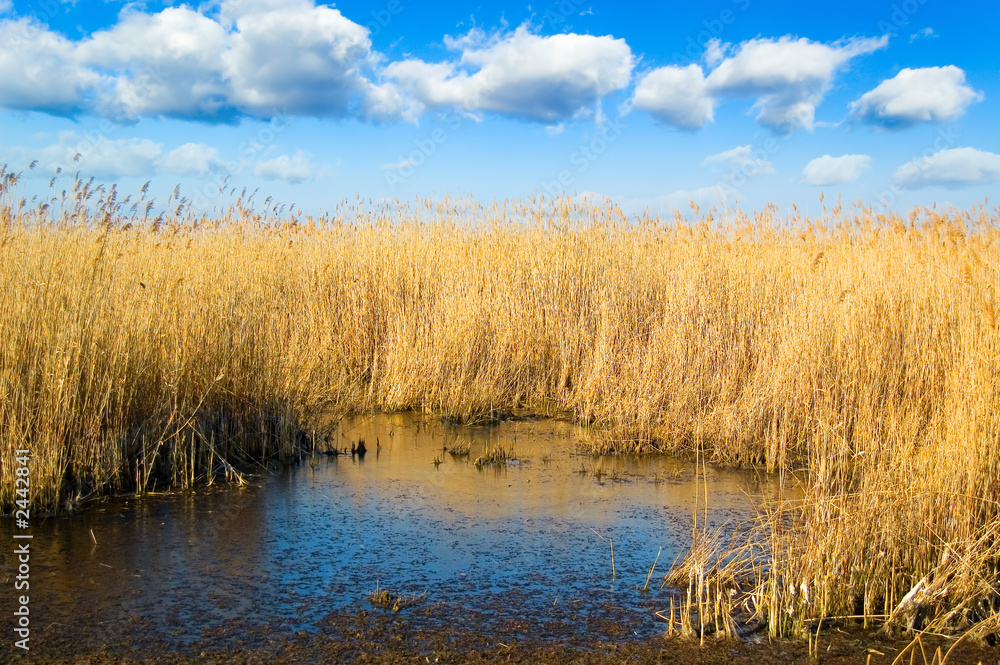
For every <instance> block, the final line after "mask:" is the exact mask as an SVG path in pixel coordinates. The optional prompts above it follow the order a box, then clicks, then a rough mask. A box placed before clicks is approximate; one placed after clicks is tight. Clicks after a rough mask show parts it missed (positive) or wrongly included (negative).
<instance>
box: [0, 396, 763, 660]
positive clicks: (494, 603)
mask: <svg viewBox="0 0 1000 665" xmlns="http://www.w3.org/2000/svg"><path fill="white" fill-rule="evenodd" d="M587 435H588V433H587V431H586V430H585V429H582V428H579V427H577V426H574V425H572V424H570V423H567V422H562V421H557V420H522V421H507V422H503V423H501V424H499V425H495V426H491V427H481V428H474V427H461V426H454V425H450V424H447V423H445V422H442V421H441V420H440V419H438V418H435V417H432V416H424V415H419V414H411V413H406V414H392V415H377V416H366V417H355V418H349V419H346V420H344V421H341V422H340V424H339V425H338V427H337V429H336V431H335V434H334V436H333V438H332V444H331V445H333V446H334V447H336V448H338V449H340V450H345V449H346V450H347V451H349V450H350V448H351V447H352V446H354V445H356V444H357V443H358V442H359V441H360V440H364V441H365V443H366V447H367V454H366V455H364V456H359V455H351V454H350V452H348V453H347V454H341V455H337V456H330V455H324V454H317V455H315V456H314V457H313V458H311V459H306V460H305V461H304V462H303V463H301V464H298V465H296V466H294V467H285V468H283V469H280V470H276V471H273V472H268V471H265V470H263V469H262V470H261V472H260V473H259V474H255V475H253V476H252V477H250V478H249V482H248V484H247V485H246V486H245V487H242V488H238V487H235V486H232V485H228V486H227V485H215V486H213V487H210V488H204V489H201V490H197V491H178V492H168V493H163V494H158V495H151V496H147V497H142V498H135V497H120V498H112V499H107V500H102V501H95V502H92V503H91V504H89V505H88V506H87V507H86V508H85V510H84V511H83V512H82V513H81V514H77V515H73V516H69V517H58V518H48V519H45V520H42V519H36V520H34V524H33V533H34V539H33V541H32V548H33V554H32V580H31V602H32V610H31V611H32V626H33V628H34V630H33V633H32V641H33V644H35V645H38V646H39V647H43V645H45V644H60V643H61V644H67V643H80V644H85V643H87V644H100V643H103V642H108V643H111V642H115V643H117V642H119V641H121V640H127V641H131V642H134V643H141V642H144V641H147V642H150V643H155V644H158V645H162V646H166V647H167V648H169V649H175V650H179V651H181V652H183V651H185V650H187V649H192V650H197V649H200V648H202V647H203V645H204V644H206V643H212V644H220V643H221V644H225V643H228V642H231V643H233V644H240V645H255V644H259V643H263V642H266V641H267V640H268V639H269V638H270V637H273V636H274V635H275V634H293V633H295V634H302V631H305V633H306V634H308V633H310V632H322V631H323V630H325V628H324V626H325V623H324V622H325V621H327V619H328V617H329V616H330V615H331V613H348V614H349V613H357V612H363V611H367V612H373V613H374V612H381V613H385V614H387V615H392V614H393V612H392V609H379V608H376V607H373V606H372V605H371V604H370V603H369V594H370V593H371V592H373V591H375V590H376V589H379V590H387V591H389V592H391V594H392V596H391V598H393V599H395V598H401V599H402V600H403V602H402V604H403V605H405V607H403V608H402V609H400V611H399V616H406V617H407V620H408V621H410V622H412V623H413V624H415V625H418V626H427V627H432V628H433V627H438V628H442V627H445V628H448V629H465V630H475V631H479V632H490V631H497V632H502V633H503V634H506V635H510V634H512V633H513V634H514V635H517V634H525V635H532V634H534V635H544V636H545V637H546V639H552V640H564V641H567V642H572V641H573V640H574V639H575V638H577V637H579V636H581V635H587V636H589V637H590V638H594V637H595V636H596V637H600V636H601V635H607V636H608V637H614V638H615V639H636V638H644V637H649V636H652V635H656V634H659V633H662V632H663V630H664V629H665V624H664V623H663V621H661V620H660V619H658V618H657V617H656V615H655V612H656V611H657V610H663V609H666V608H667V607H668V606H669V593H670V591H669V589H662V590H661V589H660V586H661V584H662V581H663V574H664V573H665V572H666V571H667V569H668V568H669V566H670V564H671V563H672V562H673V560H674V559H675V558H676V557H677V556H678V555H680V554H682V553H683V552H684V551H686V548H687V546H688V545H689V543H690V539H691V530H692V516H693V514H694V513H695V511H697V513H698V516H699V518H698V519H699V522H700V521H701V520H702V519H703V516H704V514H705V510H706V490H707V506H708V512H707V515H708V520H709V526H725V525H727V524H728V525H730V526H731V525H733V524H736V523H738V522H739V521H742V520H746V519H748V518H750V517H751V516H752V515H753V514H754V512H753V505H754V501H755V498H756V497H759V496H760V495H761V494H762V493H772V494H773V493H776V492H777V491H778V489H777V486H776V485H775V484H774V482H773V481H769V480H767V479H761V478H759V477H758V476H757V475H755V474H754V473H751V472H736V471H725V470H719V469H713V468H712V467H708V468H707V469H698V470H697V472H696V466H695V465H694V464H692V463H690V462H684V461H678V460H674V459H670V458H664V457H659V456H653V457H649V456H647V457H631V456H617V457H593V456H590V455H589V454H585V453H584V452H583V450H584V449H583V448H581V447H580V444H581V442H582V441H584V440H585V439H586V437H587ZM466 444H467V445H468V447H469V448H470V451H469V454H468V455H456V454H453V453H454V451H455V450H461V449H462V448H463V446H464V445H466ZM495 444H499V445H502V446H504V447H507V448H512V449H513V451H514V454H515V456H516V457H517V460H508V461H507V462H505V463H502V464H499V465H477V464H476V463H475V460H476V459H477V457H479V455H480V454H481V453H482V451H483V449H484V448H485V447H486V446H487V445H495ZM318 447H319V448H320V449H323V447H324V446H318ZM232 461H233V462H235V461H236V460H232ZM0 528H2V529H3V530H4V537H5V538H6V539H7V542H11V541H10V532H11V529H12V525H11V524H10V522H9V521H4V522H2V523H0ZM612 545H613V555H614V563H613V572H612ZM4 558H5V560H4V561H3V565H4V570H5V571H10V570H13V567H12V561H11V559H10V554H9V553H5V554H4ZM654 562H655V563H656V569H655V571H654V572H653V574H652V576H651V580H650V582H649V586H648V591H646V592H644V591H643V590H642V587H643V586H645V583H646V579H647V576H649V572H650V569H651V567H652V566H653V565H654ZM265 627H266V630H263V628H265ZM43 653H44V651H43Z"/></svg>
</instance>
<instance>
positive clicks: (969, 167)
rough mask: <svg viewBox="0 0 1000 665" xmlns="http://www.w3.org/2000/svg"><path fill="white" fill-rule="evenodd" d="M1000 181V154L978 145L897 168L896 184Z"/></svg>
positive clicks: (917, 185) (962, 183) (916, 186)
mask: <svg viewBox="0 0 1000 665" xmlns="http://www.w3.org/2000/svg"><path fill="white" fill-rule="evenodd" d="M997 180H1000V155H997V154H995V153H992V152H985V151H983V150H976V149H975V148H950V149H947V150H941V151H938V152H936V153H934V154H933V155H930V156H929V157H924V158H922V159H915V160H913V161H910V162H907V163H906V164H903V165H902V166H900V167H899V168H898V169H897V170H896V175H895V182H896V184H898V185H900V186H902V187H906V188H908V189H918V188H920V187H929V186H933V185H944V186H949V187H958V186H962V185H974V184H982V183H987V182H995V181H997Z"/></svg>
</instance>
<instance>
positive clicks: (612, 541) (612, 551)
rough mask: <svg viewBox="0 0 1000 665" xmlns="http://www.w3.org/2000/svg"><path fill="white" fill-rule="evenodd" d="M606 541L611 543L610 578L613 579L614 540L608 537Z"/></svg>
mask: <svg viewBox="0 0 1000 665" xmlns="http://www.w3.org/2000/svg"><path fill="white" fill-rule="evenodd" d="M608 542H609V543H610V544H611V579H615V541H614V539H613V538H609V539H608Z"/></svg>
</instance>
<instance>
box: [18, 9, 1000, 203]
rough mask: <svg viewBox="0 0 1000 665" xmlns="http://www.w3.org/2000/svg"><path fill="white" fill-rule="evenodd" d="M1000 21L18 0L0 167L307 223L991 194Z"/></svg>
mask: <svg viewBox="0 0 1000 665" xmlns="http://www.w3.org/2000/svg"><path fill="white" fill-rule="evenodd" d="M998 22H1000V5H997V4H995V3H944V2H942V1H941V0H904V1H891V2H890V1H886V2H878V1H875V2H872V1H866V2H841V3H838V4H836V5H826V4H815V3H801V2H790V1H777V2H768V1H765V0H714V1H710V2H700V3H661V4H659V5H657V6H655V7H650V6H647V5H635V6H629V5H624V4H622V3H611V2H602V1H595V2H591V1H589V0H562V1H556V2H549V3H544V2H542V3H537V4H535V3H532V4H511V3H504V4H500V3H492V2H483V3H479V4H477V5H467V4H458V3H446V2H444V3H442V2H437V3H428V2H424V1H423V0H379V1H378V2H375V3H361V2H354V1H351V2H341V3H337V4H336V5H321V4H320V5H317V4H316V3H314V2H313V1H312V0H286V1H280V2H276V1H274V0H223V1H222V2H217V1H214V2H207V3H205V4H201V5H194V4H192V5H184V4H169V3H159V2H145V3H144V2H135V3H120V2H111V1H108V2H105V1H103V0H77V2H75V3H70V2H62V1H61V0H44V1H43V2H33V3H31V2H24V3H22V2H17V1H13V2H12V1H11V0H0V118H2V120H0V163H7V164H8V165H9V166H10V167H11V168H13V169H14V170H17V171H25V173H26V176H27V177H25V178H24V179H23V180H22V185H21V186H22V188H23V191H24V193H25V194H26V195H28V196H29V197H30V196H31V195H45V194H46V192H48V186H49V181H50V179H51V177H52V176H53V174H54V172H55V170H56V169H59V168H61V169H62V172H63V175H62V176H60V177H61V178H66V177H68V176H67V174H69V173H71V172H74V171H79V172H80V173H81V174H82V175H83V176H84V177H89V176H90V175H93V176H95V177H96V178H97V179H98V180H100V181H102V182H115V183H118V185H119V188H120V189H121V190H122V191H124V192H130V191H137V190H138V189H139V187H140V186H141V185H142V183H143V182H145V181H146V180H150V179H152V181H153V191H154V193H156V194H157V195H158V196H160V197H165V196H166V195H167V193H169V192H170V191H171V190H172V189H173V188H174V186H175V185H177V184H179V185H180V191H181V192H182V194H183V195H184V196H186V197H187V198H188V199H190V200H191V201H193V202H194V208H195V209H196V210H209V209H210V208H211V207H212V206H214V205H217V204H218V203H220V202H226V201H227V200H228V199H227V197H226V196H225V195H220V193H219V189H220V185H221V184H223V183H225V184H226V192H227V193H228V190H229V189H230V188H232V187H236V188H237V190H239V189H240V188H242V187H249V188H250V189H254V188H258V187H259V188H260V191H261V193H262V196H260V197H259V199H263V198H264V196H263V195H270V196H272V197H273V198H274V199H275V200H277V201H280V202H283V203H284V204H286V205H290V204H292V203H294V204H295V205H296V207H298V208H300V209H303V210H305V211H307V212H316V211H319V210H323V209H325V210H329V209H332V208H333V207H334V206H335V205H336V204H337V203H338V202H339V201H341V200H342V199H344V198H353V197H354V196H355V193H359V194H360V195H362V196H364V197H366V198H371V199H376V200H379V199H384V198H393V197H398V198H400V199H413V198H414V197H431V196H440V195H443V194H445V193H449V194H454V195H468V194H471V195H473V196H474V197H476V198H478V199H480V200H490V199H493V198H498V199H503V198H511V197H523V196H528V195H533V194H546V195H549V194H557V193H567V194H573V193H582V192H593V193H596V194H598V195H601V196H606V197H609V198H611V199H613V200H614V201H615V202H617V203H619V204H620V205H621V206H622V207H623V208H625V209H626V210H630V211H639V210H642V209H644V208H647V207H648V208H649V209H651V210H654V211H656V212H659V213H661V214H669V212H670V210H671V209H672V208H675V207H680V208H682V209H685V210H686V207H687V201H688V200H689V199H694V200H695V201H696V202H698V203H699V204H701V205H712V204H718V203H720V202H725V203H726V204H728V205H730V206H732V205H734V204H735V205H738V206H740V207H742V208H744V209H754V208H760V207H761V206H763V205H764V204H765V203H767V202H774V203H776V204H778V205H779V206H782V207H783V208H786V207H787V206H789V205H790V204H792V203H795V204H797V205H798V207H799V208H800V209H804V210H806V211H807V212H817V211H818V209H819V204H818V199H819V194H820V192H821V191H822V192H824V193H825V194H826V196H827V197H828V200H829V199H832V198H833V197H835V196H837V195H838V194H840V195H842V197H843V200H844V201H845V202H847V203H850V202H853V201H855V200H858V199H860V200H861V201H862V203H863V204H864V205H869V204H871V205H874V206H875V207H876V208H877V209H879V208H881V206H882V205H883V204H887V205H888V206H889V207H891V208H893V209H897V210H903V209H906V208H908V207H910V206H912V205H930V204H933V203H937V204H939V205H943V204H948V203H950V204H954V205H957V206H960V207H968V206H970V205H973V204H976V203H980V202H982V201H983V200H984V198H986V197H988V196H992V198H993V200H994V201H996V200H997V199H998V198H1000V197H998V194H1000V128H998V125H997V122H996V119H997V118H998V117H1000V113H998V111H1000V108H998V106H997V104H998V99H1000V50H998V49H996V47H995V36H996V34H997V33H996V25H998ZM34 160H37V161H38V164H37V166H36V167H35V168H34V169H33V170H31V171H30V172H29V171H26V169H27V166H28V164H29V163H30V162H32V161H34ZM57 187H58V185H57ZM259 199H258V200H259Z"/></svg>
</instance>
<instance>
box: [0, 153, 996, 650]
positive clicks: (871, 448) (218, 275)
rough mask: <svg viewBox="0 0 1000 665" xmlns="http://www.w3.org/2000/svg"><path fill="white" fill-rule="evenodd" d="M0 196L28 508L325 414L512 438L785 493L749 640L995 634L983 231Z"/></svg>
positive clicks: (285, 431) (15, 436)
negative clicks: (540, 431)
mask: <svg viewBox="0 0 1000 665" xmlns="http://www.w3.org/2000/svg"><path fill="white" fill-rule="evenodd" d="M18 187H19V184H18V181H17V176H16V174H10V173H7V172H5V171H0V295H2V297H0V463H2V465H0V468H2V469H11V468H13V467H14V455H15V451H16V450H18V449H30V450H31V454H32V472H31V473H32V476H31V482H32V493H31V502H32V507H33V508H36V509H39V510H55V509H58V508H59V507H60V506H65V505H67V504H71V503H72V502H73V501H75V500H77V499H79V498H82V497H85V496H88V495H92V494H97V493H112V492H122V491H138V492H142V491H147V490H150V489H152V488H154V487H164V486H176V485H190V484H193V483H196V482H201V481H204V480H207V479H210V478H212V477H215V476H216V475H218V474H219V473H220V470H223V472H224V473H229V470H230V469H244V468H245V467H247V466H248V465H252V464H255V463H259V462H260V461H261V460H265V459H268V458H271V457H286V458H287V457H294V456H295V455H296V454H298V452H299V451H301V450H302V449H303V448H308V446H309V443H310V441H309V437H307V436H305V435H304V432H309V431H313V430H318V429H319V428H320V424H319V423H321V422H323V420H322V418H321V416H323V415H325V414H329V413H330V412H352V411H373V410H385V411H396V410H407V409H415V410H423V411H428V412H433V413H436V414H439V415H441V416H442V417H445V418H448V419H450V420H452V421H455V422H462V423H469V422H481V421H484V420H489V419H491V418H496V417H497V414H506V413H513V412H523V411H524V410H529V411H534V412H536V413H539V414H548V415H568V416H570V417H572V418H573V419H574V420H575V421H577V422H580V423H585V424H588V425H590V426H591V428H590V431H591V432H593V433H594V436H593V441H592V443H593V447H594V450H595V451H596V452H621V451H626V452H634V451H642V452H648V451H659V452H667V453H673V454H681V455H695V454H698V455H704V456H705V457H707V458H708V460H709V461H710V462H714V463H722V464H733V465H760V466H761V467H762V468H764V469H767V470H772V471H781V470H786V469H790V468H797V469H799V471H800V472H801V474H802V476H803V477H804V478H805V480H804V483H805V485H804V498H800V499H797V500H796V501H794V502H789V501H785V502H781V503H779V504H775V505H770V506H765V507H763V508H762V513H761V520H760V523H759V528H758V529H757V530H756V531H754V533H753V534H752V538H751V536H750V534H745V535H746V537H747V538H748V540H745V541H744V542H743V544H742V545H741V547H743V549H742V550H741V549H739V547H737V545H739V544H736V543H734V544H733V547H732V548H731V549H730V550H729V554H727V555H726V557H724V558H725V559H726V561H729V562H731V563H732V565H739V566H740V568H739V570H738V571H736V572H738V573H739V574H736V572H734V573H732V575H731V576H730V577H729V578H723V579H721V580H720V582H719V585H717V586H718V588H719V589H726V588H728V589H729V590H731V591H732V592H733V593H734V594H736V595H737V596H739V595H740V594H749V595H747V596H746V603H745V606H746V607H747V608H749V610H750V611H751V613H752V614H753V615H754V616H756V617H758V618H759V619H760V620H762V621H766V622H767V624H768V626H769V630H771V631H772V632H774V633H775V634H790V633H796V632H802V631H804V630H805V629H806V628H807V626H810V625H812V624H810V623H809V622H810V620H815V619H817V618H819V617H824V616H827V617H829V616H869V617H876V616H883V617H885V618H886V619H888V621H889V624H890V625H893V626H900V627H902V628H907V627H910V628H914V629H915V628H917V627H921V626H923V627H930V628H935V629H941V630H953V631H954V630H961V629H962V627H963V626H965V627H967V626H975V627H978V628H977V630H979V631H980V632H982V633H983V634H984V635H985V634H989V633H991V632H995V631H996V630H997V629H998V628H1000V627H998V626H997V623H998V619H997V616H998V615H997V612H996V610H997V597H998V593H997V590H998V588H1000V578H998V568H1000V567H998V561H1000V537H998V531H1000V504H998V500H997V497H998V496H1000V389H998V381H997V378H998V375H1000V338H998V330H997V310H998V302H997V291H998V288H1000V244H998V242H997V241H998V239H1000V232H998V228H997V224H998V220H1000V211H997V210H988V209H986V208H985V207H984V206H977V207H974V208H972V209H970V210H956V209H947V210H937V209H933V208H918V209H914V210H913V211H911V212H910V214H909V215H908V216H906V217H899V216H896V215H892V214H887V215H884V214H879V213H876V212H874V211H873V210H872V209H871V208H867V207H864V206H862V205H861V204H856V205H855V206H854V207H852V208H849V209H845V208H843V207H841V206H840V205H837V206H836V207H834V208H833V209H832V210H827V209H825V208H824V210H823V212H822V214H820V215H817V216H813V217H809V216H805V215H802V214H799V213H798V212H796V211H792V212H791V213H790V214H788V215H779V214H778V212H777V210H776V209H775V208H774V207H767V208H765V209H764V210H761V211H759V212H756V213H753V214H746V213H742V212H734V211H721V212H720V211H716V210H712V211H708V212H705V213H702V212H701V211H699V210H698V209H697V208H693V209H692V213H691V214H690V215H689V216H686V217H685V216H682V215H680V214H678V215H677V216H676V217H675V218H674V219H659V218H656V217H650V216H640V217H629V216H626V215H624V214H623V213H622V212H621V210H619V209H618V208H617V207H616V206H615V205H614V204H613V203H610V202H607V201H600V200H595V199H592V198H584V199H573V200H570V199H541V198H529V199H525V200H520V201H508V202H500V203H494V204H492V205H488V206H487V205H482V204H479V203H477V202H475V201H472V200H469V199H452V198H446V199H443V200H440V201H425V202H417V203H402V202H398V201H388V202H384V203H372V202H368V201H364V200H360V199H359V200H356V201H351V202H346V201H345V202H342V203H341V204H340V205H338V206H336V207H335V208H334V210H333V212H331V213H329V214H328V215H326V216H324V217H322V218H313V217H309V216H307V215H303V214H301V213H299V212H296V213H289V214H282V215H279V212H280V211H279V210H278V209H276V208H274V209H271V210H267V209H266V208H265V209H263V210H262V209H260V207H259V206H258V207H257V208H255V207H254V205H253V204H252V203H251V199H252V197H245V196H244V197H240V198H239V199H238V200H237V201H236V202H235V203H234V204H233V205H232V206H231V207H229V208H228V209H225V210H221V211H219V212H218V213H216V214H213V215H211V216H197V215H194V214H193V213H191V212H190V211H189V210H188V209H187V208H186V202H185V201H184V200H183V199H177V198H176V197H175V198H173V199H171V200H170V201H168V202H167V204H166V207H165V208H164V206H162V205H157V206H154V205H153V203H152V202H150V201H148V200H146V199H145V194H143V196H142V198H139V199H136V200H132V199H130V198H129V197H125V198H124V199H119V198H118V192H116V191H115V189H114V188H113V187H112V188H105V187H102V186H99V185H95V184H94V183H93V182H92V181H90V182H81V181H76V182H75V183H74V184H73V186H72V187H71V188H67V192H66V193H65V194H63V195H60V196H56V197H54V198H53V199H51V200H49V201H46V202H42V203H38V202H32V203H29V202H26V201H24V200H23V199H21V198H20V197H19V196H18V194H17V191H18ZM266 204H267V202H265V206H266ZM153 208H156V209H158V210H159V209H164V210H166V212H164V213H162V214H157V216H155V217H153V216H152V213H151V210H152V209H153ZM318 435H319V436H320V437H322V436H324V433H323V432H321V431H320V432H318ZM313 438H315V437H313ZM15 499H16V495H15V484H14V478H13V477H12V475H11V474H8V473H3V474H2V476H0V506H2V508H3V510H4V511H7V510H10V509H11V508H12V507H13V506H14V502H15ZM739 552H744V555H740V554H739ZM731 570H734V569H731ZM727 574H729V573H727ZM705 575H706V576H707V577H708V578H710V582H709V583H710V584H711V577H712V575H711V571H710V570H709V571H706V573H705ZM727 585H730V586H729V587H727ZM727 593H728V591H727ZM881 620H882V619H880V621H881Z"/></svg>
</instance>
